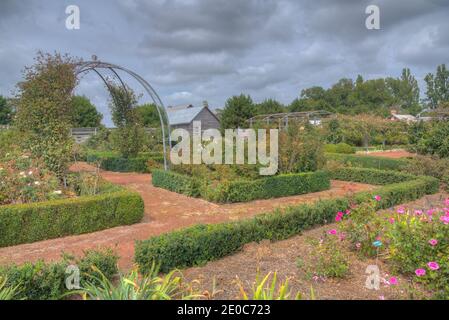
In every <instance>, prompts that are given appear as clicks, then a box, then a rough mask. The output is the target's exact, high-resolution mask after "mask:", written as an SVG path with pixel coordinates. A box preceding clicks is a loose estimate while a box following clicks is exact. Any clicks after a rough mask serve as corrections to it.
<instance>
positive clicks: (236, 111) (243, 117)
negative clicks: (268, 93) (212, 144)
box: [220, 94, 255, 129]
mask: <svg viewBox="0 0 449 320" xmlns="http://www.w3.org/2000/svg"><path fill="white" fill-rule="evenodd" d="M254 109H255V108H254V104H253V100H252V99H251V97H250V96H249V95H244V94H241V95H240V96H233V97H231V98H229V99H228V100H227V101H226V105H225V108H224V109H223V111H222V112H221V115H220V116H221V119H220V120H221V127H222V129H236V128H239V127H240V128H245V127H247V126H248V124H247V122H246V121H247V120H248V119H249V118H251V117H253V116H254V115H255V111H254Z"/></svg>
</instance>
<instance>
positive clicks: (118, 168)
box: [85, 152, 164, 173]
mask: <svg viewBox="0 0 449 320" xmlns="http://www.w3.org/2000/svg"><path fill="white" fill-rule="evenodd" d="M85 160H86V161H87V162H89V163H98V164H99V166H100V168H101V169H103V170H107V171H113V172H139V173H150V172H151V171H152V169H153V168H161V167H162V165H163V163H164V157H163V155H161V154H159V153H141V154H140V155H139V156H137V157H134V158H125V157H122V156H120V155H119V154H117V153H115V152H88V153H87V155H86V158H85Z"/></svg>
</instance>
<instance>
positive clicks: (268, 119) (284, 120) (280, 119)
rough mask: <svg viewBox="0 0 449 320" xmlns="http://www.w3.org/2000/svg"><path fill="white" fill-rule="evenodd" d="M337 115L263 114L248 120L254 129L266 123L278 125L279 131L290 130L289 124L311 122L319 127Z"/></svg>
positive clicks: (319, 111) (302, 113)
mask: <svg viewBox="0 0 449 320" xmlns="http://www.w3.org/2000/svg"><path fill="white" fill-rule="evenodd" d="M335 118H336V115H335V114H333V113H331V112H328V111H325V110H317V111H305V112H286V113H273V114H262V115H258V116H255V117H252V118H250V119H248V120H247V121H248V123H249V126H250V127H252V126H253V125H254V124H256V123H264V124H267V125H270V124H277V126H278V128H279V129H282V128H288V124H289V122H310V123H311V124H315V125H319V124H321V123H322V122H323V121H327V120H331V119H335Z"/></svg>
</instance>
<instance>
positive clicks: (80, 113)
mask: <svg viewBox="0 0 449 320" xmlns="http://www.w3.org/2000/svg"><path fill="white" fill-rule="evenodd" d="M72 108H73V110H72V114H73V115H72V126H73V127H75V128H96V127H99V126H100V125H101V120H102V119H103V115H102V114H101V113H100V112H98V111H97V108H96V107H95V106H94V105H93V104H92V103H91V102H90V100H89V99H88V98H87V97H85V96H74V97H73V98H72Z"/></svg>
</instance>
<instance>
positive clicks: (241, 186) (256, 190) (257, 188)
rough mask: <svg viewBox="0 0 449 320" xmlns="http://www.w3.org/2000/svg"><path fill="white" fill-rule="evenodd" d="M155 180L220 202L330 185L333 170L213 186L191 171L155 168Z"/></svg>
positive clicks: (276, 194)
mask: <svg viewBox="0 0 449 320" xmlns="http://www.w3.org/2000/svg"><path fill="white" fill-rule="evenodd" d="M152 182H153V185H154V186H155V187H160V188H164V189H167V190H170V191H174V192H177V193H181V194H185V195H188V196H192V197H201V198H204V199H206V200H209V201H214V202H219V203H233V202H246V201H251V200H256V199H270V198H278V197H287V196H293V195H298V194H305V193H311V192H318V191H322V190H327V189H329V188H330V179H329V174H328V173H327V172H324V171H317V172H307V173H297V174H286V175H278V176H270V177H265V178H260V179H257V180H237V181H229V182H221V183H218V184H217V185H214V186H213V187H212V186H210V184H209V183H207V182H201V181H200V180H199V179H195V178H193V177H190V176H187V175H182V174H179V173H175V172H171V171H164V170H153V176H152Z"/></svg>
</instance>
